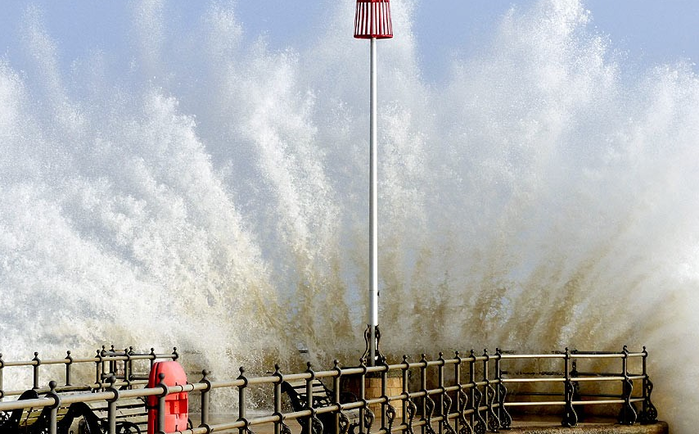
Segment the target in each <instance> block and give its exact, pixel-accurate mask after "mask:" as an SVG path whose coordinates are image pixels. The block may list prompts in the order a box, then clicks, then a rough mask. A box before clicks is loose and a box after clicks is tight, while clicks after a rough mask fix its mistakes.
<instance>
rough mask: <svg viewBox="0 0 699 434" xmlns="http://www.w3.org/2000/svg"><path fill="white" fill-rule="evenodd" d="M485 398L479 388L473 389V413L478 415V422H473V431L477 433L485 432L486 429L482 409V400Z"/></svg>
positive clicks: (482, 433)
mask: <svg viewBox="0 0 699 434" xmlns="http://www.w3.org/2000/svg"><path fill="white" fill-rule="evenodd" d="M482 400H483V393H481V391H480V390H478V388H477V387H476V388H474V389H473V414H474V415H475V417H476V422H475V423H474V424H473V431H474V432H475V433H476V434H484V433H485V431H486V424H485V419H483V415H482V414H481V411H480V406H481V401H482Z"/></svg>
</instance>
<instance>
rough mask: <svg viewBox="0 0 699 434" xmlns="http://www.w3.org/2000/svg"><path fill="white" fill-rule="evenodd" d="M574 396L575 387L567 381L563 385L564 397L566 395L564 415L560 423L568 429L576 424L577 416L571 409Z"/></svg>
mask: <svg viewBox="0 0 699 434" xmlns="http://www.w3.org/2000/svg"><path fill="white" fill-rule="evenodd" d="M574 394H575V386H573V382H572V381H570V380H568V381H566V383H565V395H566V406H565V413H564V415H563V421H562V422H561V423H562V424H563V426H567V427H568V428H570V427H573V426H575V425H577V424H578V415H577V413H575V409H574V408H573V396H574Z"/></svg>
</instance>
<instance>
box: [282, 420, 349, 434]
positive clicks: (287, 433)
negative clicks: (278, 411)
mask: <svg viewBox="0 0 699 434" xmlns="http://www.w3.org/2000/svg"><path fill="white" fill-rule="evenodd" d="M279 432H280V434H291V428H289V425H287V424H285V423H284V422H283V421H282V422H279ZM342 434H346V433H342Z"/></svg>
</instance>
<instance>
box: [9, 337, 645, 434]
mask: <svg viewBox="0 0 699 434" xmlns="http://www.w3.org/2000/svg"><path fill="white" fill-rule="evenodd" d="M174 354H176V352H175V353H174ZM123 357H124V356H123V355H122V356H107V357H103V358H102V359H101V362H112V361H117V359H118V360H120V361H123ZM173 358H176V357H173ZM647 358H648V352H647V351H646V349H645V347H644V348H643V351H641V352H629V351H628V349H627V348H626V347H624V348H623V350H622V351H621V352H609V353H601V352H583V351H569V350H568V349H566V350H565V351H561V352H554V353H550V354H514V353H509V352H502V351H500V350H497V351H496V352H495V354H492V355H491V354H488V352H487V351H484V352H483V354H475V353H474V352H473V351H471V352H470V354H469V355H468V356H466V357H464V356H462V355H461V354H460V353H458V352H456V353H455V354H454V356H453V357H450V358H445V357H444V355H443V354H440V355H439V357H438V358H437V359H434V360H428V359H427V357H426V356H425V355H422V357H421V358H420V359H419V360H418V361H416V362H410V361H408V357H407V356H404V357H403V359H402V361H401V362H400V363H394V364H389V363H387V362H386V361H385V359H383V361H382V363H380V364H379V365H377V366H367V365H366V363H365V361H362V362H361V363H360V365H359V366H356V367H349V368H344V367H341V366H340V364H339V363H338V362H337V361H335V363H334V366H333V368H332V369H329V370H324V371H315V370H313V368H312V366H311V364H310V363H309V364H308V367H307V369H306V371H304V372H301V373H291V374H285V373H282V372H281V370H280V369H279V367H278V366H276V367H275V371H274V372H273V373H271V374H268V375H264V376H259V377H248V376H247V375H246V373H245V372H246V371H245V370H244V369H243V368H240V374H239V375H238V377H237V378H235V379H230V380H223V381H212V380H211V379H210V378H209V375H210V373H209V372H207V371H206V370H205V371H203V372H202V374H203V377H202V378H201V380H200V381H198V382H195V383H188V384H186V385H183V386H170V387H168V386H167V385H165V384H163V383H162V382H161V383H160V384H159V385H158V386H157V387H154V388H137V387H136V385H135V384H133V383H132V384H130V385H128V384H127V386H128V387H127V388H126V389H123V390H122V389H120V387H122V386H123V385H124V384H126V383H125V382H124V381H121V382H119V381H115V382H114V383H110V384H108V385H107V386H106V387H104V388H103V390H102V391H98V392H96V393H75V392H72V393H67V392H60V391H59V390H58V388H57V385H56V383H55V382H52V384H51V387H50V390H49V391H48V392H47V393H46V395H45V397H42V398H39V399H32V400H25V401H12V402H0V411H5V412H8V411H12V410H13V409H18V408H28V407H31V408H34V409H37V408H47V409H49V410H50V412H51V414H50V423H49V427H48V431H49V433H51V434H55V433H56V432H57V430H56V426H57V419H58V417H59V416H58V414H59V412H58V411H57V409H58V408H59V407H62V408H66V407H68V406H70V404H72V403H76V402H85V403H88V404H89V403H95V402H99V401H102V402H109V403H116V402H118V401H119V400H121V399H129V398H135V397H146V396H158V407H159V409H160V416H161V417H164V414H165V411H164V410H165V397H166V396H167V395H168V394H173V393H181V392H189V394H190V402H192V401H193V400H195V399H196V396H197V395H198V398H199V404H200V408H201V411H200V414H199V415H198V420H193V421H192V422H193V425H194V426H195V427H193V428H191V429H187V430H185V431H183V433H185V434H208V433H212V432H222V431H234V430H238V432H239V434H253V430H254V429H257V427H261V426H264V425H267V426H270V425H272V426H270V428H269V430H270V431H271V430H273V432H274V433H275V434H290V433H291V428H290V427H289V424H288V423H289V421H292V420H297V419H301V418H310V419H312V420H313V422H314V423H305V424H303V426H304V428H303V434H320V432H318V430H322V429H323V427H322V423H320V420H319V419H318V416H319V415H321V414H324V413H332V414H333V415H335V418H334V421H335V426H334V427H325V430H326V431H325V432H335V433H341V432H343V431H342V430H341V427H342V424H341V420H342V419H343V416H344V414H345V413H346V412H347V411H350V410H355V411H357V410H358V411H359V412H360V416H359V417H360V420H363V418H364V413H365V412H368V411H370V407H371V406H374V408H377V406H378V408H379V411H378V414H377V422H379V423H380V426H379V427H378V428H377V429H375V430H374V429H372V432H376V433H381V434H388V433H391V432H402V433H406V434H415V430H416V429H420V431H421V434H436V433H439V434H455V433H457V432H458V433H459V434H466V433H484V432H486V431H491V432H497V431H498V430H500V429H507V428H510V427H511V426H512V421H513V414H515V417H518V416H517V415H516V413H515V410H517V409H529V408H532V407H537V408H539V409H543V408H557V409H558V413H559V414H560V415H561V423H562V424H563V425H565V426H575V425H576V424H577V423H578V421H579V420H580V415H579V413H580V412H581V410H582V409H583V408H587V407H603V408H605V409H606V410H611V411H614V412H617V414H618V419H617V422H618V423H621V424H626V425H630V424H634V423H636V422H641V423H653V422H655V421H656V420H657V411H656V409H655V407H654V406H653V404H652V402H651V392H652V388H653V385H652V383H651V381H650V378H649V376H648V373H647V370H646V368H647V363H646V362H647ZM92 361H93V362H95V361H94V360H92ZM611 362H614V363H618V365H619V366H618V370H616V371H609V370H610V369H615V368H614V363H611ZM5 363H6V365H5V366H7V362H5ZM632 364H633V365H634V368H635V369H639V371H637V372H635V371H632V369H631V365H632ZM583 365H589V366H583ZM551 368H552V369H551ZM582 368H585V372H583V371H582ZM610 372H611V373H610ZM377 378H378V379H379V383H380V387H379V388H378V390H373V392H372V391H371V390H369V389H367V387H365V385H366V384H367V380H368V379H377ZM318 379H319V380H322V381H323V382H324V383H325V384H327V385H328V386H330V388H331V389H332V390H333V395H334V396H333V402H332V404H331V405H326V406H322V407H314V404H313V399H312V393H313V392H312V391H313V388H312V382H313V381H314V380H318ZM390 379H393V380H390ZM299 380H303V381H306V382H307V391H308V394H309V395H310V396H309V399H308V400H307V401H308V403H307V406H306V408H304V409H302V410H300V411H289V409H288V408H287V407H288V406H287V405H285V403H284V401H283V399H282V395H283V393H282V383H283V382H285V381H287V382H290V381H299ZM349 380H353V381H355V382H356V383H358V386H359V387H358V388H359V393H358V396H357V400H356V401H354V402H345V403H341V402H340V392H341V390H342V389H343V388H346V387H347V381H349ZM389 381H392V382H393V383H396V382H397V383H399V384H400V391H399V392H395V391H394V392H390V393H389V390H395V389H391V388H389V386H388V385H389ZM67 383H68V381H67ZM609 385H612V386H614V388H615V389H617V391H614V390H612V391H610V390H607V389H609V387H608V386H609ZM637 386H640V387H641V390H640V393H638V392H636V393H635V392H634V390H635V387H637ZM584 388H586V389H590V390H589V391H586V390H583V389H584ZM217 390H228V391H233V392H235V395H236V396H237V403H236V404H235V408H234V409H232V414H231V415H230V416H229V417H228V418H224V420H222V421H218V422H216V423H213V421H212V416H213V413H212V410H211V408H212V393H213V392H215V391H217ZM222 395H226V394H222ZM228 395H230V394H228ZM228 395H226V396H228ZM543 398H545V399H543ZM227 399H230V398H227ZM252 402H255V403H257V404H256V405H255V406H254V407H253V405H252V404H251V403H252ZM265 402H267V404H264V403H265ZM260 403H262V404H260ZM218 404H219V405H221V404H222V403H220V402H219V403H218ZM115 408H116V406H115V405H111V406H110V407H109V409H110V410H109V416H108V418H109V424H107V425H106V426H107V427H109V428H107V429H106V432H109V433H110V434H116V432H115V428H114V426H115V424H114V420H115V418H116V410H115ZM253 410H254V416H250V415H249V414H250V413H253ZM521 417H522V418H523V419H525V420H526V419H527V416H521ZM307 420H308V419H307ZM345 420H346V419H345ZM160 426H164V422H162V421H161V424H160ZM345 432H346V431H345ZM358 434H365V433H364V426H363V425H362V424H360V425H359V426H358Z"/></svg>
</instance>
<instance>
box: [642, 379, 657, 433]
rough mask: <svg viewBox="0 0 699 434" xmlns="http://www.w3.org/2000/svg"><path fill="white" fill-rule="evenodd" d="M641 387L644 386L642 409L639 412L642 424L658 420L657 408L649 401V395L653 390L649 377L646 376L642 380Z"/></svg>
mask: <svg viewBox="0 0 699 434" xmlns="http://www.w3.org/2000/svg"><path fill="white" fill-rule="evenodd" d="M643 387H644V388H645V392H646V393H645V397H644V400H643V411H642V412H641V415H640V417H639V419H640V420H641V423H643V424H648V423H654V422H656V421H657V420H658V410H657V409H656V408H655V406H654V405H653V403H652V402H651V401H650V395H651V393H652V392H653V383H652V382H651V381H650V379H649V378H646V380H645V381H644V382H643Z"/></svg>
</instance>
